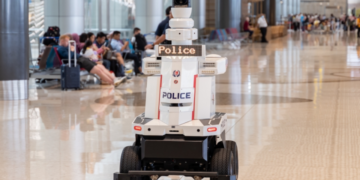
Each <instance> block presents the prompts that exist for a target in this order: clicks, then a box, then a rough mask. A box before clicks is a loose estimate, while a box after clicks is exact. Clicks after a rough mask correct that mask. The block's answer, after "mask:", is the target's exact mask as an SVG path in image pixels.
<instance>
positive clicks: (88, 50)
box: [81, 40, 99, 62]
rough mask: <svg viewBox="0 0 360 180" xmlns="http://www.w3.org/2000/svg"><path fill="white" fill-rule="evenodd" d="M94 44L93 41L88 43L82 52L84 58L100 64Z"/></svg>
mask: <svg viewBox="0 0 360 180" xmlns="http://www.w3.org/2000/svg"><path fill="white" fill-rule="evenodd" d="M92 47H93V43H92V42H91V41H89V40H88V41H86V43H85V45H84V47H83V49H82V50H81V54H82V56H84V57H86V58H89V59H90V60H91V61H94V62H98V61H99V57H98V56H97V52H96V51H94V50H93V48H92Z"/></svg>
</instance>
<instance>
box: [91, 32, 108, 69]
mask: <svg viewBox="0 0 360 180" xmlns="http://www.w3.org/2000/svg"><path fill="white" fill-rule="evenodd" d="M105 41H106V34H104V33H103V32H100V33H98V34H97V36H96V39H95V42H94V45H93V50H94V51H96V52H97V54H98V55H100V56H101V57H102V56H103V55H104V54H105V53H106V51H108V50H109V48H107V47H106V46H105ZM102 61H103V65H104V66H105V67H106V69H108V70H110V65H111V63H110V61H109V60H108V59H104V58H102Z"/></svg>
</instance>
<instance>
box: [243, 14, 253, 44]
mask: <svg viewBox="0 0 360 180" xmlns="http://www.w3.org/2000/svg"><path fill="white" fill-rule="evenodd" d="M244 31H245V32H248V33H249V37H248V39H249V40H250V39H252V35H253V33H254V32H253V31H252V30H251V29H250V18H249V17H246V18H245V23H244Z"/></svg>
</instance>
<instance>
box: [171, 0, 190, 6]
mask: <svg viewBox="0 0 360 180" xmlns="http://www.w3.org/2000/svg"><path fill="white" fill-rule="evenodd" d="M173 5H174V7H191V0H173Z"/></svg>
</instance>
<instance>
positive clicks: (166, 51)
mask: <svg viewBox="0 0 360 180" xmlns="http://www.w3.org/2000/svg"><path fill="white" fill-rule="evenodd" d="M202 54H203V53H202V45H159V47H158V55H159V56H197V57H198V56H202Z"/></svg>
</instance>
